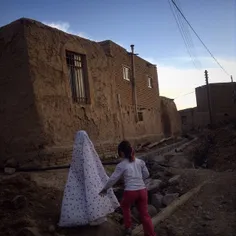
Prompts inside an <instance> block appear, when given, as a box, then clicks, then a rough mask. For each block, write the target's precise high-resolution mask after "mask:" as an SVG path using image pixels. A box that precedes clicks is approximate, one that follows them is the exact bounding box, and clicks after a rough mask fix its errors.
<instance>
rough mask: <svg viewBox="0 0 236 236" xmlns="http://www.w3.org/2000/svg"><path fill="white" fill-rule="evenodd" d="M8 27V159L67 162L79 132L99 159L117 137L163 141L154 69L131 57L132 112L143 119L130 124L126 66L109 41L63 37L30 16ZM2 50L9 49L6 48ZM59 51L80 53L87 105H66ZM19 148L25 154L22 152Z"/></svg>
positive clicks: (127, 57)
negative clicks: (150, 81) (135, 100)
mask: <svg viewBox="0 0 236 236" xmlns="http://www.w3.org/2000/svg"><path fill="white" fill-rule="evenodd" d="M15 25H17V27H15ZM9 27H10V28H9V30H4V31H2V32H3V33H2V34H3V36H2V37H0V42H1V44H0V47H1V48H4V50H3V53H2V55H3V56H4V57H3V56H2V57H1V74H3V75H4V77H2V78H4V79H1V84H4V85H3V86H1V90H2V91H1V94H4V96H3V98H4V99H3V100H2V101H1V109H2V110H4V112H5V113H4V115H2V116H1V117H0V119H1V121H2V123H3V124H4V127H3V129H2V131H3V132H4V138H3V139H2V137H1V149H3V148H5V146H7V145H5V143H6V142H9V140H10V138H12V140H14V141H12V142H14V143H17V145H10V146H9V145H8V146H7V147H9V148H8V149H11V148H10V147H12V149H11V150H12V154H13V153H16V152H18V150H20V149H22V150H21V152H19V154H20V156H21V158H24V159H25V160H26V159H28V157H30V158H31V159H32V158H35V159H37V160H39V161H43V162H50V160H51V159H53V163H54V164H58V163H60V162H61V161H60V158H62V159H63V158H64V160H65V161H66V160H67V159H68V158H70V156H71V149H72V146H73V141H74V135H75V133H76V131H78V130H86V131H87V132H88V134H89V136H90V138H91V139H92V141H93V142H94V144H95V146H96V148H97V150H98V151H99V153H100V154H101V155H102V156H104V155H105V153H114V151H115V150H116V145H117V143H118V142H119V141H120V140H121V139H124V138H126V139H129V140H130V141H131V142H134V143H136V142H142V141H152V140H153V141H154V140H155V141H156V140H158V139H160V138H161V137H162V128H161V119H160V99H159V89H158V82H157V71H156V67H155V66H153V65H151V64H150V63H148V62H146V61H145V60H143V59H141V58H139V57H137V56H135V71H136V81H137V98H138V109H139V111H140V112H142V113H143V121H139V122H136V121H135V110H134V104H133V101H132V87H131V82H130V81H125V80H124V79H123V67H122V65H127V66H129V67H131V64H130V63H131V58H130V55H129V54H128V52H127V51H126V50H125V49H123V48H122V47H120V46H118V45H116V44H115V43H113V42H111V41H109V44H108V45H107V43H105V45H104V44H103V43H96V42H93V41H90V40H87V39H83V38H81V37H78V36H73V35H69V34H66V33H64V32H62V31H60V30H57V29H52V28H51V27H48V26H45V25H43V24H41V23H39V22H36V21H34V20H30V19H20V20H18V21H16V22H14V23H12V24H10V26H9ZM18 29H20V30H18ZM18 31H19V32H18ZM17 32H18V33H17ZM15 33H17V35H16V36H14V34H15ZM3 37H5V38H4V39H3V40H2V38H3ZM9 41H10V43H9ZM9 45H10V46H9ZM8 46H9V48H10V49H5V48H8ZM9 50H13V51H9ZM66 51H71V52H74V53H78V54H83V55H85V56H86V62H87V63H86V64H87V69H88V70H87V74H88V85H89V89H88V90H89V103H88V104H83V105H82V104H78V103H75V102H73V99H72V92H71V87H70V81H69V73H68V68H67V62H66ZM8 57H9V59H8ZM11 62H12V63H11ZM2 65H3V66H2ZM147 76H150V77H151V78H152V79H153V88H148V84H147ZM19 77H20V79H19ZM9 78H10V79H9ZM13 79H14V81H13ZM5 83H6V85H5ZM1 96H2V95H1ZM118 96H120V101H121V102H120V103H119V102H118V100H119V99H118ZM2 104H3V105H2ZM10 104H14V107H13V106H12V105H10ZM6 109H7V112H6V111H5V110H6ZM17 114H19V116H18V115H17ZM9 120H10V121H11V122H9ZM23 139H24V140H23ZM22 140H23V141H22ZM26 149H27V150H30V151H32V155H29V156H28V155H22V153H25V152H24V151H25V150H26ZM33 151H35V152H33Z"/></svg>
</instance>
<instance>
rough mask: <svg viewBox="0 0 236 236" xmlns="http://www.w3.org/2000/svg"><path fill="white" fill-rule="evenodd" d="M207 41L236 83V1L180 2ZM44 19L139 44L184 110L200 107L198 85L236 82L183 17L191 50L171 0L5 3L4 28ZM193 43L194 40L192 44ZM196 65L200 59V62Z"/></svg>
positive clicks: (163, 90) (0, 18)
mask: <svg viewBox="0 0 236 236" xmlns="http://www.w3.org/2000/svg"><path fill="white" fill-rule="evenodd" d="M175 1H176V3H177V4H178V6H179V7H180V8H181V10H182V12H183V14H184V15H185V17H186V19H187V20H188V21H189V22H190V24H191V25H192V27H193V28H194V30H195V31H196V32H197V34H198V35H199V36H200V38H201V39H202V41H203V42H204V43H205V45H206V46H207V47H208V49H209V50H210V51H211V53H212V54H213V55H214V57H215V58H216V59H217V61H218V62H219V63H220V64H221V65H222V66H223V68H224V69H225V70H226V71H227V73H228V74H229V75H233V78H234V80H235V81H236V0H197V1H196V0H175ZM21 17H27V18H31V19H35V20H38V21H41V22H43V23H45V24H48V25H50V26H53V27H56V28H59V29H61V30H63V31H65V32H69V33H72V34H76V35H79V36H81V37H85V38H89V39H91V40H94V41H102V40H107V39H110V40H113V41H114V42H116V43H118V44H120V45H121V46H123V47H124V48H126V49H127V50H130V45H131V44H134V45H135V51H136V53H138V54H139V56H141V57H142V58H144V59H146V60H148V61H150V62H151V63H154V64H156V65H157V70H158V80H159V89H160V94H161V95H162V96H166V97H170V98H174V99H175V103H176V105H177V108H178V109H185V108H189V107H194V106H196V99H195V93H194V88H195V87H197V86H201V85H203V84H204V83H205V78H204V70H205V69H207V70H208V72H209V82H210V83H215V82H230V76H229V75H227V74H226V73H225V72H224V71H223V70H222V69H221V68H220V67H219V65H218V64H217V63H216V62H215V61H214V60H213V59H212V57H211V56H210V54H209V53H208V52H207V51H206V50H205V48H204V47H203V46H202V44H201V43H200V41H199V40H198V39H197V37H196V36H195V35H194V34H193V33H192V31H191V29H189V28H188V27H187V25H186V24H185V23H184V21H183V20H182V22H183V23H182V24H183V25H184V27H185V31H184V32H187V33H188V34H187V36H188V39H189V40H191V41H192V43H191V45H190V46H191V47H190V50H191V52H192V55H194V59H195V60H196V61H197V65H194V64H193V62H192V59H191V57H190V56H189V54H188V51H187V49H186V46H185V44H184V41H183V39H182V37H181V34H180V31H179V28H178V26H177V23H176V21H175V18H174V16H173V14H172V11H171V8H170V4H169V1H168V0H87V1H85V0H68V1H65V0H57V1H55V0H47V1H46V0H40V1H35V0H21V1H18V0H8V1H2V2H1V8H0V26H2V25H5V24H8V23H10V22H12V21H14V20H16V19H18V18H21ZM180 19H181V18H180ZM191 41H190V42H191ZM195 64H196V63H195Z"/></svg>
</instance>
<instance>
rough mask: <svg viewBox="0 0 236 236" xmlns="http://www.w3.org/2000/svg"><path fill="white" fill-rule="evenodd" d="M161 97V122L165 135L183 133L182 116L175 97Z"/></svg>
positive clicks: (172, 135) (174, 135)
mask: <svg viewBox="0 0 236 236" xmlns="http://www.w3.org/2000/svg"><path fill="white" fill-rule="evenodd" d="M160 99H161V123H162V130H163V134H164V136H165V137H177V136H179V135H181V133H182V129H181V118H180V114H179V112H178V110H177V107H176V105H175V102H174V99H171V98H167V97H163V96H160Z"/></svg>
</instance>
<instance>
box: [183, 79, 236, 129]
mask: <svg viewBox="0 0 236 236" xmlns="http://www.w3.org/2000/svg"><path fill="white" fill-rule="evenodd" d="M195 93H196V101H197V107H195V108H190V109H185V110H182V111H180V116H181V119H182V128H183V130H186V131H188V130H193V129H198V128H201V127H204V126H207V125H208V124H210V116H209V108H208V99H207V87H206V85H203V86H200V87H197V88H196V89H195ZM209 100H210V104H211V109H212V123H213V124H219V123H222V122H228V121H231V120H236V83H235V82H231V83H212V84H209Z"/></svg>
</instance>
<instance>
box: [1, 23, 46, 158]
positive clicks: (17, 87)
mask: <svg viewBox="0 0 236 236" xmlns="http://www.w3.org/2000/svg"><path fill="white" fill-rule="evenodd" d="M27 62H28V54H27V47H26V41H25V35H24V25H23V22H22V21H21V20H19V21H17V22H14V23H12V24H10V25H7V26H4V27H2V28H0V161H1V162H2V161H3V160H4V159H6V158H7V157H8V156H12V155H22V153H27V152H31V151H32V150H35V149H40V148H41V147H42V145H43V144H44V143H43V139H42V137H43V136H44V132H43V128H42V123H41V120H40V115H39V114H38V111H37V107H36V104H35V96H34V92H33V85H32V82H33V81H32V80H31V78H30V76H29V65H28V63H27Z"/></svg>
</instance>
